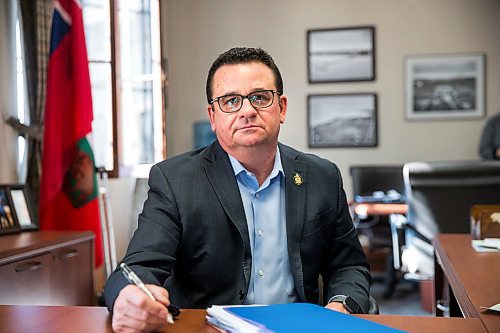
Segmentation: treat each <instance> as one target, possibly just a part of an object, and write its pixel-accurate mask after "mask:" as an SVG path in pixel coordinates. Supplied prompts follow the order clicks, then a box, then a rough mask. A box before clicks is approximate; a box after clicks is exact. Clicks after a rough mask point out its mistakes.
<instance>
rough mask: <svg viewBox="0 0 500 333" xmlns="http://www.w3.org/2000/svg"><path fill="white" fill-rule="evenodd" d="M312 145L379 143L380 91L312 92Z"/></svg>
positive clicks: (310, 134)
mask: <svg viewBox="0 0 500 333" xmlns="http://www.w3.org/2000/svg"><path fill="white" fill-rule="evenodd" d="M307 105H308V131H309V147H311V148H316V147H375V146H377V95H376V94H374V93H356V94H328V95H309V96H308V97H307Z"/></svg>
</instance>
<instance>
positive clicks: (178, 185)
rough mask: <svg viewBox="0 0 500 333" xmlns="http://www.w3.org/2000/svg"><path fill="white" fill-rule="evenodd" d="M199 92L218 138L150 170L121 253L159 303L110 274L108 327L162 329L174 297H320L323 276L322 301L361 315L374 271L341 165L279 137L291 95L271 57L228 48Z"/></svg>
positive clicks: (186, 304) (222, 300) (195, 302)
mask: <svg viewBox="0 0 500 333" xmlns="http://www.w3.org/2000/svg"><path fill="white" fill-rule="evenodd" d="M206 88H207V99H208V105H207V113H208V117H209V119H210V123H211V126H212V130H213V131H214V132H215V134H216V136H217V141H215V142H214V143H213V144H211V145H210V146H208V147H207V148H205V149H200V150H197V151H194V152H190V153H186V154H183V155H180V156H177V157H173V158H171V159H169V160H167V161H163V162H161V163H159V164H157V165H155V166H153V168H152V169H151V173H150V178H149V186H150V190H149V194H148V199H147V200H146V202H145V204H144V209H143V212H142V213H141V214H140V216H139V226H138V229H137V230H136V232H135V234H134V236H133V238H132V241H131V243H130V245H129V248H128V250H127V254H126V256H125V258H124V260H123V261H124V262H126V263H127V264H128V265H129V266H131V268H132V269H133V270H135V271H136V272H137V274H138V275H139V276H140V277H141V278H142V279H143V280H144V282H145V283H146V284H147V287H148V289H149V290H150V291H151V292H152V293H153V294H154V296H155V298H156V299H157V301H156V302H155V301H152V300H150V299H149V298H148V297H147V296H146V295H145V293H143V292H141V291H140V290H139V289H138V288H137V287H135V286H133V285H127V281H126V280H125V279H124V278H123V277H122V276H121V274H120V273H119V272H116V271H115V272H114V273H113V274H112V275H111V276H110V278H109V280H108V283H107V286H106V290H105V298H106V304H107V306H108V308H109V310H110V311H112V313H113V329H115V330H116V331H140V330H152V329H158V328H160V327H162V326H164V325H165V317H166V316H167V310H166V307H165V305H168V304H170V303H172V304H175V305H177V306H179V307H182V308H206V307H208V306H210V305H213V304H254V303H258V304H271V303H285V302H313V303H316V302H318V295H319V286H318V277H319V275H320V274H321V275H322V279H323V281H324V298H325V299H326V300H330V301H331V302H330V303H329V304H328V305H327V307H329V308H331V309H334V310H338V311H342V312H346V313H347V312H350V311H352V312H367V310H368V306H369V301H368V298H369V284H370V273H369V270H368V265H367V263H366V258H365V256H364V253H363V250H362V248H361V246H360V244H359V241H358V238H357V234H356V230H355V229H354V227H353V224H352V221H351V218H350V215H349V211H348V206H347V203H346V197H345V193H344V191H343V188H342V180H341V177H340V173H339V170H338V168H337V167H336V166H335V165H334V164H333V163H331V162H329V161H326V160H323V159H321V158H319V157H317V156H314V155H309V154H304V153H301V152H298V151H296V150H294V149H292V148H290V147H288V146H285V145H283V144H278V134H279V130H280V126H281V124H283V123H284V122H285V116H286V112H287V103H288V99H287V97H286V95H284V94H283V82H282V78H281V74H280V72H279V70H278V68H277V67H276V65H275V63H274V61H273V60H272V58H271V57H270V56H269V55H268V54H267V53H266V52H265V51H263V50H261V49H253V48H233V49H231V50H229V51H227V52H225V53H223V54H221V55H220V56H219V57H218V58H217V59H216V60H215V62H214V63H213V64H212V67H211V68H210V71H209V74H208V78H207V87H206ZM344 303H345V304H346V306H344ZM346 307H347V308H349V309H350V311H348V309H347V308H346Z"/></svg>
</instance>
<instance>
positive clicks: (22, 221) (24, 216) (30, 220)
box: [9, 184, 38, 230]
mask: <svg viewBox="0 0 500 333" xmlns="http://www.w3.org/2000/svg"><path fill="white" fill-rule="evenodd" d="M9 192H10V197H11V198H12V205H13V207H14V211H15V214H16V217H17V221H18V223H19V228H21V230H37V229H38V221H37V218H36V213H35V212H36V210H35V207H33V200H32V198H31V192H30V191H29V190H28V188H27V187H26V186H24V185H22V184H13V185H9Z"/></svg>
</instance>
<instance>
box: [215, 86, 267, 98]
mask: <svg viewBox="0 0 500 333" xmlns="http://www.w3.org/2000/svg"><path fill="white" fill-rule="evenodd" d="M262 90H273V89H267V88H261V87H257V88H252V89H251V90H250V92H249V93H248V94H251V93H254V92H256V91H262ZM228 95H240V96H241V95H244V94H242V93H240V92H239V91H235V90H231V91H228V92H226V93H224V94H222V95H220V96H228ZM220 96H219V97H220Z"/></svg>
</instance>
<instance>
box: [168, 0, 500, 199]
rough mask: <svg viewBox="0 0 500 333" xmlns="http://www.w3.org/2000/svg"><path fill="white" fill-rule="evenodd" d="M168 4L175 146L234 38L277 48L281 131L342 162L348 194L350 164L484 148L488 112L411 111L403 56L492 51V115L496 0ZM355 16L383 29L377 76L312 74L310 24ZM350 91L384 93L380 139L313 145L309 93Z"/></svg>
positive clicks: (197, 114)
mask: <svg viewBox="0 0 500 333" xmlns="http://www.w3.org/2000/svg"><path fill="white" fill-rule="evenodd" d="M162 5H163V8H162V14H163V15H164V16H163V21H164V26H163V27H164V31H163V32H164V43H163V44H164V45H163V47H164V51H166V55H167V58H168V64H169V66H168V67H169V72H168V77H169V86H168V100H169V102H168V105H169V107H168V109H167V127H168V131H167V137H168V153H169V155H176V154H179V153H181V152H184V151H186V150H189V149H191V147H192V143H193V139H192V123H193V122H194V121H196V120H200V119H205V118H206V112H205V107H206V105H205V100H206V98H205V94H204V91H205V90H204V89H205V88H204V84H205V79H206V73H207V71H208V68H209V66H210V64H211V62H212V61H213V59H214V58H215V57H216V56H217V55H218V54H220V53H221V52H223V51H225V50H227V49H228V48H230V47H233V46H255V47H262V48H264V49H266V50H268V51H269V52H270V53H271V55H272V56H273V57H274V59H275V61H276V63H277V64H278V66H279V67H280V70H281V72H282V75H283V79H284V83H285V93H286V94H287V95H288V97H289V109H288V116H287V121H286V123H285V124H284V126H283V128H282V131H281V141H282V142H283V143H286V144H289V145H292V146H294V147H295V148H298V149H300V150H304V151H309V152H312V153H315V154H318V155H320V156H323V157H325V158H328V159H330V160H332V161H334V162H336V163H337V164H338V165H339V167H340V168H341V171H342V173H343V175H344V179H345V185H346V190H347V192H348V194H350V188H351V180H350V177H349V174H348V170H349V166H351V165H353V164H375V163H376V164H380V163H385V164H387V163H404V162H407V161H412V160H460V159H477V158H478V154H477V146H478V141H479V136H480V133H481V129H482V126H483V125H484V122H485V118H484V119H479V120H468V121H432V122H430V121H419V122H415V121H412V122H409V121H407V120H405V116H404V98H403V93H404V92H403V89H404V87H403V79H404V77H403V61H404V57H405V56H407V55H416V54H437V53H458V52H483V53H485V54H486V72H487V75H486V113H487V116H488V117H489V116H491V115H492V114H494V113H496V112H498V111H500V42H499V39H498V32H499V31H500V19H499V17H500V1H498V0H309V1H303V0H271V1H270V0H254V1H242V0H217V1H215V0H214V1H198V0H183V1H178V0H167V1H164V2H163V3H162ZM253 13H255V14H253ZM256 15H260V18H257V17H256ZM358 25H373V26H375V29H376V30H375V35H376V37H375V43H376V73H377V78H376V80H375V81H373V82H359V83H335V84H333V83H332V84H314V85H313V84H308V81H307V67H306V66H307V58H306V31H307V30H308V29H316V28H333V27H347V26H358ZM343 92H375V93H377V94H378V117H379V119H378V125H379V127H378V129H379V142H378V147H376V148H354V149H353V148H342V149H339V148H337V149H334V148H329V149H310V148H308V147H307V106H306V97H307V95H308V94H313V93H343Z"/></svg>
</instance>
